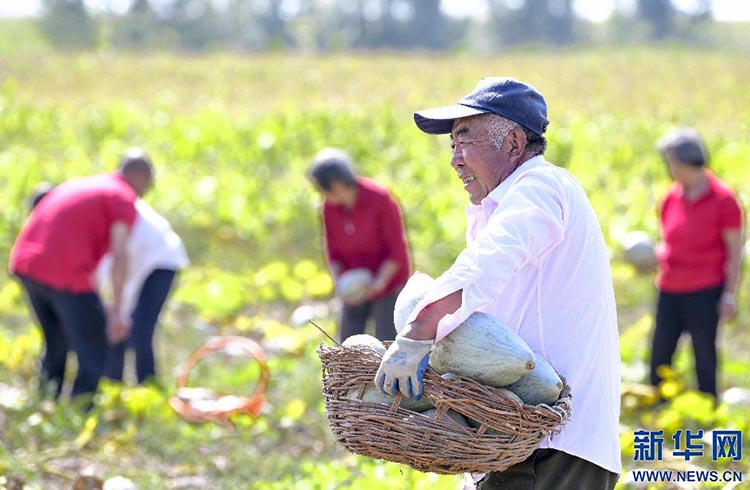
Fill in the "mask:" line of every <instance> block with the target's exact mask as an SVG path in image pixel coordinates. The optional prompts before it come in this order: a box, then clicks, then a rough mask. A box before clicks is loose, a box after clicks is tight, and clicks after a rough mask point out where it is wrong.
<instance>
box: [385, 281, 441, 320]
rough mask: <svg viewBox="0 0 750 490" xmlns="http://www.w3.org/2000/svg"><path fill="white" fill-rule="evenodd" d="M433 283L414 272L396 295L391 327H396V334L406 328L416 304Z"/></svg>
mask: <svg viewBox="0 0 750 490" xmlns="http://www.w3.org/2000/svg"><path fill="white" fill-rule="evenodd" d="M434 282H435V280H434V279H433V278H432V277H430V276H429V275H428V274H425V273H423V272H415V273H414V274H412V276H411V277H410V278H409V280H408V281H406V284H405V285H404V288H403V289H402V290H401V292H400V293H398V297H397V298H396V304H395V306H394V307H393V325H394V326H395V327H396V332H398V333H401V330H403V329H404V327H405V326H406V320H407V318H409V315H411V312H412V311H414V308H416V306H417V303H419V302H420V301H422V299H423V298H424V297H425V295H426V294H427V290H428V289H430V288H431V287H432V284H433V283H434Z"/></svg>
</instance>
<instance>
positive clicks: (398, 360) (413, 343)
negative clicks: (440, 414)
mask: <svg viewBox="0 0 750 490" xmlns="http://www.w3.org/2000/svg"><path fill="white" fill-rule="evenodd" d="M433 343H434V342H433V341H432V340H414V339H408V338H406V337H402V336H400V335H398V336H396V341H395V342H393V343H392V344H391V346H390V347H389V348H388V350H387V351H386V353H385V355H384V356H383V360H382V361H381V362H380V367H379V368H378V372H377V374H375V386H377V387H378V388H379V389H380V391H382V392H383V393H387V394H389V395H395V394H396V393H397V392H398V391H401V393H402V394H403V395H404V396H406V397H413V398H414V399H415V400H419V399H420V398H422V391H423V387H422V378H423V377H424V372H425V371H426V370H427V362H428V360H429V358H430V348H431V347H432V344H433Z"/></svg>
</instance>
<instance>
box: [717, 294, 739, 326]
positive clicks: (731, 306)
mask: <svg viewBox="0 0 750 490" xmlns="http://www.w3.org/2000/svg"><path fill="white" fill-rule="evenodd" d="M717 308H718V311H719V319H720V320H721V321H723V322H726V321H729V320H731V319H732V318H734V317H735V316H736V315H737V302H736V300H735V296H734V294H732V293H723V294H722V295H721V299H719V305H718V307H717Z"/></svg>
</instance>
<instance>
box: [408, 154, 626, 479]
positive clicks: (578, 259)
mask: <svg viewBox="0 0 750 490" xmlns="http://www.w3.org/2000/svg"><path fill="white" fill-rule="evenodd" d="M466 214H467V219H468V229H467V233H466V241H467V246H466V248H465V249H464V250H463V251H462V252H461V253H460V254H459V256H458V258H457V259H456V261H455V262H454V264H453V265H452V266H451V267H450V268H449V269H448V270H447V271H446V272H445V273H443V274H442V275H441V276H440V277H438V278H437V279H436V281H435V283H434V284H433V287H432V288H431V289H430V291H429V292H428V293H427V295H426V296H425V298H424V299H423V300H422V301H421V302H420V303H419V304H418V305H417V307H416V308H415V309H414V311H413V313H412V314H411V315H410V317H409V319H408V322H409V323H410V322H413V321H414V320H415V319H416V317H417V314H418V313H419V312H420V311H421V310H422V309H423V308H424V307H425V306H427V305H429V304H430V303H433V302H434V301H437V300H438V299H441V298H443V297H445V296H447V295H448V294H450V293H452V292H454V291H457V290H459V289H463V293H462V305H461V307H460V308H459V309H458V310H456V311H455V312H454V313H452V314H449V315H446V316H445V317H443V318H442V319H441V320H440V322H439V323H438V330H437V335H436V338H435V340H436V341H440V339H442V338H443V337H445V336H446V335H448V334H449V333H450V332H451V331H452V330H453V329H455V328H456V327H457V326H458V325H460V324H461V323H462V322H463V321H464V320H466V318H468V316H469V315H470V314H471V313H473V312H475V311H482V312H485V313H487V314H489V315H492V316H494V317H496V318H498V319H499V320H501V321H502V322H504V323H505V324H506V325H509V326H511V327H512V328H515V329H516V331H517V332H518V334H519V335H520V336H521V337H522V338H523V339H524V340H525V341H526V343H527V344H528V345H529V347H531V349H532V350H533V351H534V352H535V353H538V354H539V355H541V356H543V357H544V358H546V359H547V360H548V361H550V362H551V363H552V365H553V366H554V367H555V368H556V369H557V371H558V372H559V373H560V374H561V375H562V376H564V377H565V379H566V380H567V382H568V384H569V385H570V387H571V393H572V400H573V408H572V412H571V418H570V420H569V421H568V423H567V424H566V425H565V427H564V429H563V430H562V432H561V433H560V434H559V435H557V436H555V437H554V438H552V440H547V441H544V442H543V444H542V445H541V447H551V448H555V449H558V450H560V451H564V452H566V453H569V454H572V455H574V456H578V457H580V458H583V459H586V460H588V461H591V462H593V463H595V464H597V465H599V466H601V467H603V468H605V469H607V470H609V471H612V472H615V473H619V472H620V471H621V468H622V461H621V457H620V444H619V435H618V432H619V431H618V423H619V416H620V351H619V337H618V331H617V314H616V308H615V296H614V290H613V286H612V277H611V274H610V268H609V259H608V256H607V250H606V247H605V244H604V239H603V236H602V232H601V228H600V226H599V222H598V221H597V218H596V216H595V214H594V211H593V209H592V208H591V205H590V203H589V201H588V198H587V196H586V194H585V192H584V191H583V189H582V188H581V186H580V185H579V184H578V182H577V181H576V180H575V178H574V177H573V176H572V175H571V174H570V173H569V172H568V171H566V170H565V169H562V168H559V167H556V166H555V165H552V164H550V163H548V162H547V161H545V160H544V158H543V157H542V156H537V157H534V158H532V159H529V160H528V161H526V162H524V163H523V165H521V166H520V167H519V168H518V169H516V170H515V171H514V172H513V173H512V174H511V175H510V176H509V177H508V178H507V179H505V180H504V181H503V182H502V183H501V184H500V185H499V186H497V187H496V188H495V189H494V190H493V191H492V192H490V194H489V195H488V196H487V197H486V198H484V199H483V200H482V202H481V203H480V204H479V205H474V204H469V206H468V207H467V211H466Z"/></svg>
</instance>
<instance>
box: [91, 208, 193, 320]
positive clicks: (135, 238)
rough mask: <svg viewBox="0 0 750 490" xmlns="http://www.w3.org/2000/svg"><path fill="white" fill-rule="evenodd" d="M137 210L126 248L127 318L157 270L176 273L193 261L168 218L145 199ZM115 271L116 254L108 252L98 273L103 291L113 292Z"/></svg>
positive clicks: (124, 291)
mask: <svg viewBox="0 0 750 490" xmlns="http://www.w3.org/2000/svg"><path fill="white" fill-rule="evenodd" d="M135 209H136V211H137V215H136V218H135V223H134V224H133V228H132V229H131V230H130V235H129V236H128V242H127V246H126V253H127V256H128V270H127V273H126V277H125V285H124V286H123V289H122V299H121V305H120V314H121V315H122V316H123V317H127V318H129V317H130V315H131V314H132V313H133V310H134V309H135V306H136V303H137V302H138V296H139V295H140V294H141V288H142V287H143V283H144V281H145V280H146V278H148V276H149V275H150V274H151V273H152V272H153V271H155V270H156V269H167V270H175V271H176V270H180V269H182V268H184V267H186V266H187V265H188V262H189V260H188V256H187V252H186V251H185V247H184V245H183V244H182V240H180V237H179V236H178V235H177V234H176V233H175V232H174V230H172V226H171V225H170V224H169V221H167V220H166V218H164V217H163V216H161V215H160V214H159V213H157V212H156V211H154V209H153V208H152V207H151V206H149V205H148V203H146V201H143V200H141V199H138V200H137V201H136V202H135ZM111 271H112V254H111V253H107V254H106V255H105V256H104V257H103V258H102V260H101V262H99V266H98V267H97V270H96V278H97V282H98V283H99V286H100V289H101V288H105V289H107V290H109V289H111V286H112V284H111Z"/></svg>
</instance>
